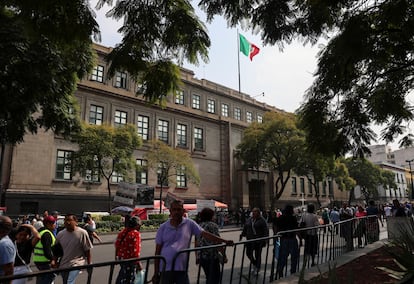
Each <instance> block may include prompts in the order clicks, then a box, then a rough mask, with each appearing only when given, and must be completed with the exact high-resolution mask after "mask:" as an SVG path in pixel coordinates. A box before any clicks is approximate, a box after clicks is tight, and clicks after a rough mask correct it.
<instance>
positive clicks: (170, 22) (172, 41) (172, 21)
mask: <svg viewBox="0 0 414 284" xmlns="http://www.w3.org/2000/svg"><path fill="white" fill-rule="evenodd" d="M102 2H105V1H102ZM101 4H102V3H101ZM107 15H108V16H110V17H113V18H115V19H120V18H121V17H124V24H123V26H122V27H121V28H120V30H119V31H120V32H121V33H122V34H123V39H122V43H121V44H119V45H118V46H116V47H115V48H114V50H113V51H112V52H111V54H110V55H109V56H108V59H109V61H111V67H110V70H109V75H110V76H113V75H114V73H115V71H116V70H125V71H128V72H129V73H130V74H131V75H132V77H133V78H134V79H135V80H136V81H137V82H138V84H139V85H142V88H140V89H139V90H138V92H137V95H142V96H143V97H144V98H145V99H147V100H148V101H149V102H151V103H160V104H161V105H163V103H164V100H165V97H166V95H167V94H170V93H175V92H176V91H177V90H178V88H179V86H180V71H179V68H178V67H177V66H176V65H175V64H174V62H178V63H181V62H183V60H184V59H186V60H187V61H188V62H190V63H194V64H197V63H198V58H199V57H200V58H201V59H202V60H203V61H205V62H207V61H208V48H209V47H210V39H209V37H208V35H207V30H206V27H205V26H204V24H203V23H202V22H200V21H199V19H198V17H197V16H196V15H195V13H194V9H193V7H192V6H191V4H190V2H189V1H186V0H175V1H119V2H117V3H116V4H115V6H114V7H113V8H112V9H111V10H110V11H109V12H108V14H107Z"/></svg>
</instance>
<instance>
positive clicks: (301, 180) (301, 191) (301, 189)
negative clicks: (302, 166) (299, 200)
mask: <svg viewBox="0 0 414 284" xmlns="http://www.w3.org/2000/svg"><path fill="white" fill-rule="evenodd" d="M299 183H300V193H301V194H302V193H303V194H305V179H304V178H300V179H299Z"/></svg>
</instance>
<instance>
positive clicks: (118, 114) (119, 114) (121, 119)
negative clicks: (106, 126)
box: [114, 110, 128, 127]
mask: <svg viewBox="0 0 414 284" xmlns="http://www.w3.org/2000/svg"><path fill="white" fill-rule="evenodd" d="M127 118H128V113H127V112H125V111H120V110H116V111H115V117H114V125H115V127H118V126H123V125H125V124H127Z"/></svg>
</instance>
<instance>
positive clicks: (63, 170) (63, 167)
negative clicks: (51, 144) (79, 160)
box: [56, 150, 72, 180]
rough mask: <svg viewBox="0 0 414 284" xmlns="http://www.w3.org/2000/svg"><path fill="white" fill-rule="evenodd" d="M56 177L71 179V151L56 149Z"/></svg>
mask: <svg viewBox="0 0 414 284" xmlns="http://www.w3.org/2000/svg"><path fill="white" fill-rule="evenodd" d="M56 179H63V180H72V151H65V150H57V157H56Z"/></svg>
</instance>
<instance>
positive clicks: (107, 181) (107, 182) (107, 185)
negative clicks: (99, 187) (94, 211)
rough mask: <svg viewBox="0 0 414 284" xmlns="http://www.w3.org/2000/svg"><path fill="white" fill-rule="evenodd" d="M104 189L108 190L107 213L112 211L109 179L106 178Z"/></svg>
mask: <svg viewBox="0 0 414 284" xmlns="http://www.w3.org/2000/svg"><path fill="white" fill-rule="evenodd" d="M106 188H107V189H108V212H111V210H112V194H111V185H110V182H109V178H106Z"/></svg>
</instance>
